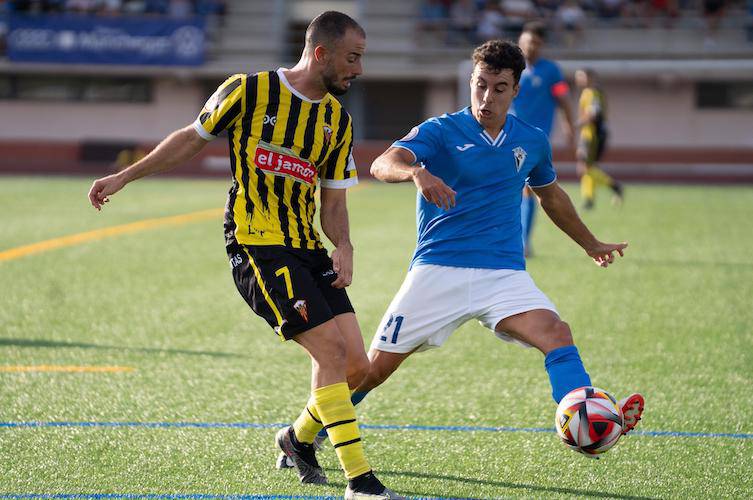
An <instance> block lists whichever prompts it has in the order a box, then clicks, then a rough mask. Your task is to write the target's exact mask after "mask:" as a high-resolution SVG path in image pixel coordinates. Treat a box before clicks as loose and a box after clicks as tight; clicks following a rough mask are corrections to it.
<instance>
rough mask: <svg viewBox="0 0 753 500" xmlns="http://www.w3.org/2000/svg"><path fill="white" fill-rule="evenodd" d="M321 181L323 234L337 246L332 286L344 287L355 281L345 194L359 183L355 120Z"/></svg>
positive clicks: (350, 124)
mask: <svg viewBox="0 0 753 500" xmlns="http://www.w3.org/2000/svg"><path fill="white" fill-rule="evenodd" d="M343 112H344V111H343ZM320 182H321V187H322V194H321V198H322V206H321V211H320V212H319V220H320V221H321V223H322V230H323V231H324V234H326V235H327V238H329V241H331V242H332V244H333V245H335V249H334V250H333V251H332V270H333V271H335V272H336V273H337V278H336V279H335V281H333V282H332V286H333V287H335V288H345V287H346V286H348V285H350V283H351V282H352V281H353V244H352V243H351V242H350V222H349V221H348V206H347V199H346V192H347V190H348V189H347V188H349V187H352V186H355V185H356V184H357V183H358V173H357V170H356V164H355V161H354V160H353V120H352V118H351V117H350V116H348V123H347V125H346V128H345V133H344V134H343V138H342V141H341V142H340V143H339V144H338V145H337V146H336V147H335V149H334V150H333V151H332V153H330V155H329V157H328V158H327V161H326V163H325V165H324V170H323V172H322V176H321V179H320Z"/></svg>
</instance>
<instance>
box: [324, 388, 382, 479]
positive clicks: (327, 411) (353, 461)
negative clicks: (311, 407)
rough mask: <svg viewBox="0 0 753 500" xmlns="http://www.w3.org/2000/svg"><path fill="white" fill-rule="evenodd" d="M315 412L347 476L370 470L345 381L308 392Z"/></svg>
mask: <svg viewBox="0 0 753 500" xmlns="http://www.w3.org/2000/svg"><path fill="white" fill-rule="evenodd" d="M312 399H313V401H314V402H315V406H316V410H317V414H318V415H319V416H321V419H320V420H321V421H322V423H323V424H324V428H325V429H327V433H328V434H329V439H330V441H331V442H332V446H334V448H335V453H337V458H339V459H340V465H341V466H342V468H343V470H344V471H345V476H346V477H347V478H348V479H353V478H354V477H356V476H360V475H361V474H365V473H367V472H369V471H370V470H371V466H370V465H369V463H368V462H367V461H366V456H365V455H364V453H363V443H361V434H360V431H359V430H358V423H357V422H356V409H355V408H354V407H353V403H351V402H350V390H349V389H348V384H347V383H345V382H341V383H339V384H333V385H328V386H326V387H320V388H318V389H315V390H314V394H313V396H312Z"/></svg>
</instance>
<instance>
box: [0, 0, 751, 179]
mask: <svg viewBox="0 0 753 500" xmlns="http://www.w3.org/2000/svg"><path fill="white" fill-rule="evenodd" d="M714 1H721V2H722V4H721V6H719V5H716V4H714V5H711V3H713V2H714ZM11 7H14V8H15V7H19V8H20V9H21V10H26V11H31V12H34V13H35V15H36V16H49V15H60V12H61V10H62V9H63V8H72V9H73V8H76V9H85V10H87V12H88V13H90V14H91V12H89V10H91V9H94V14H95V15H96V16H99V18H103V19H110V20H111V19H113V18H123V19H126V18H132V17H133V16H146V17H147V18H151V19H154V18H159V19H166V20H171V19H172V20H174V19H175V17H176V16H177V17H179V18H180V17H183V16H187V15H190V16H194V15H196V16H199V18H207V17H208V19H207V20H206V24H205V26H206V30H207V31H208V36H207V37H206V46H205V49H206V50H205V57H204V59H203V62H201V63H198V64H197V65H180V64H178V65H164V64H151V65H149V64H130V65H127V64H122V63H120V64H93V62H89V63H86V64H80V63H77V64H65V63H60V62H16V61H13V60H11V59H9V58H2V57H0V112H1V113H3V114H5V113H13V114H14V115H15V116H18V117H19V118H18V121H17V122H15V123H14V124H13V127H11V126H10V124H8V123H1V124H0V170H8V169H15V170H24V169H33V168H38V169H40V170H44V168H46V167H45V165H49V163H50V162H51V160H50V159H49V158H56V157H57V158H69V159H70V161H68V162H67V163H66V165H67V166H68V168H73V169H76V170H77V171H79V172H80V171H96V170H97V169H100V170H101V169H102V168H104V167H103V166H107V165H110V164H114V163H113V162H115V160H116V158H117V157H118V156H120V158H121V160H122V159H123V158H127V156H128V154H136V153H137V152H138V151H143V150H144V149H148V148H149V147H150V146H151V145H152V144H153V143H154V142H155V141H157V140H159V139H161V138H162V137H164V135H165V134H166V133H169V132H170V131H171V130H172V129H173V128H174V127H176V126H178V125H180V124H181V123H184V122H185V123H188V122H190V121H191V120H192V119H193V117H194V115H195V113H196V111H197V110H198V109H199V108H200V107H201V104H202V103H203V101H204V100H205V99H206V97H207V95H208V93H209V92H211V89H213V88H215V87H216V85H217V83H218V82H219V81H221V80H222V79H224V78H225V77H226V76H227V75H229V74H232V73H236V72H238V71H248V72H254V71H258V70H261V69H268V68H275V67H279V66H286V65H288V64H291V63H292V62H293V61H294V60H295V59H296V58H297V54H298V51H299V50H300V47H301V46H302V41H303V30H304V29H305V26H306V23H307V22H308V20H309V19H311V17H313V16H314V15H316V14H317V13H318V12H321V11H322V10H325V9H337V10H342V11H345V12H348V13H349V14H351V15H354V16H355V17H357V18H358V19H359V20H360V21H361V22H362V24H363V25H364V26H365V28H366V30H367V32H368V48H367V57H366V60H365V74H364V75H363V76H362V77H361V78H359V80H358V82H356V84H355V85H354V87H353V89H352V90H351V92H349V93H348V94H347V95H346V96H344V97H343V100H344V101H345V104H346V106H347V108H348V109H349V111H350V112H351V114H352V115H353V116H354V119H355V124H356V138H357V144H358V145H359V146H358V150H357V153H359V155H360V156H361V163H362V166H367V165H368V162H369V159H370V155H372V154H373V153H374V152H378V151H379V149H380V148H382V147H383V146H384V144H385V141H388V140H390V139H393V138H395V137H399V136H401V135H402V134H404V133H405V132H406V131H407V130H408V129H409V128H410V127H411V126H412V125H413V124H415V123H417V122H420V121H421V120H423V119H424V118H425V117H427V116H431V115H436V114H441V113H443V112H446V111H449V110H452V109H456V108H457V107H458V106H460V105H461V103H464V102H465V100H466V96H465V93H466V92H467V84H466V83H465V82H466V81H467V80H466V79H467V77H466V75H465V73H464V72H465V71H467V68H465V69H464V67H463V65H462V62H463V61H466V60H467V59H468V55H469V53H470V49H471V48H472V47H473V45H474V44H475V43H478V42H479V41H481V40H482V39H483V37H480V36H479V35H480V33H479V32H480V30H481V29H482V28H483V29H489V30H490V32H492V30H491V28H490V27H492V28H495V29H497V30H498V32H497V34H496V35H495V36H497V35H499V36H503V37H508V38H514V37H515V36H516V35H517V32H518V31H519V29H520V26H521V24H522V22H524V21H526V20H528V19H531V18H533V17H536V18H540V19H544V20H545V21H547V22H548V23H549V25H550V27H551V28H552V37H551V40H550V43H549V45H548V49H547V56H548V57H549V58H552V59H556V60H558V61H559V62H560V64H561V66H562V67H563V69H564V71H565V73H566V74H567V75H572V73H573V72H574V71H575V69H577V68H579V67H584V66H588V67H592V68H594V69H595V70H596V71H597V72H598V73H599V74H600V75H601V77H602V79H603V82H604V85H605V87H606V89H607V91H608V93H609V96H610V106H611V113H610V124H611V127H612V132H613V133H612V136H611V137H612V143H611V147H610V149H609V151H608V154H607V157H606V162H607V167H610V162H611V163H614V164H615V165H616V167H615V168H621V167H622V166H625V165H629V164H632V165H638V164H640V165H641V168H640V169H636V170H635V171H636V172H638V174H640V175H642V176H644V177H650V176H651V175H652V173H653V174H655V175H657V176H660V177H663V178H665V177H667V176H669V177H671V176H673V175H677V174H678V173H680V174H683V175H685V174H687V175H688V176H691V177H692V176H695V177H697V178H700V177H703V176H704V175H705V176H706V177H713V173H714V172H717V173H718V172H721V171H720V170H716V171H713V170H712V171H711V172H712V173H711V174H708V168H710V166H711V165H714V164H717V163H720V162H721V163H725V164H730V165H733V167H729V169H728V170H729V172H727V171H725V172H727V174H725V176H721V177H720V178H723V179H726V180H736V179H739V178H742V177H741V175H742V174H740V175H738V174H739V173H740V172H743V170H742V169H741V168H742V167H741V166H743V165H750V166H751V168H753V142H752V141H753V138H751V136H750V134H749V133H748V130H749V128H750V126H749V124H750V122H751V119H752V118H753V114H752V113H753V80H752V79H751V77H750V75H751V74H753V40H752V39H753V35H752V33H753V28H751V26H752V25H753V24H752V22H751V19H753V1H750V0H748V3H747V4H746V3H743V2H742V1H740V0H737V1H731V2H726V1H724V0H567V1H565V0H502V1H500V2H496V1H495V2H482V1H477V0H454V1H452V0H380V1H368V0H330V1H317V0H306V1H302V0H225V1H220V0H214V1H212V0H202V1H198V2H188V1H185V0H174V1H172V2H171V1H168V0H152V1H148V0H139V1H129V0H117V1H112V2H110V1H105V0H103V1H97V0H92V1H82V2H76V1H71V2H62V1H57V2H55V1H46V2H45V1H26V2H9V1H7V0H0V34H2V33H3V31H5V33H6V36H11V37H12V36H13V35H12V34H11V32H12V30H13V26H12V22H11V21H10V18H11V15H10V14H9V11H10V10H11ZM487 11H488V12H494V15H491V16H490V17H491V19H492V21H494V19H496V21H494V22H489V23H487V27H486V28H484V27H483V26H482V25H483V16H484V15H485V12H487ZM495 23H496V24H495ZM495 26H496V27H495ZM0 46H2V42H0ZM81 102H86V103H87V105H86V106H84V107H82V106H81V105H80V103H81ZM115 112H116V113H117V116H118V120H107V121H104V122H103V121H102V119H101V117H102V116H111V115H112V114H113V113H115ZM51 114H52V117H51V116H50V115H51ZM68 120H74V121H75V122H76V123H77V126H76V127H73V128H72V127H67V126H66V125H65V124H66V123H67V121H68ZM216 142H217V143H218V144H217V145H214V144H213V145H212V148H213V149H212V148H210V149H212V151H210V153H209V158H210V159H209V160H206V159H199V160H198V161H197V162H196V164H195V165H193V167H190V168H189V170H187V171H193V172H195V173H200V172H202V171H207V172H208V171H218V172H222V174H223V175H224V164H220V163H221V162H220V160H217V159H211V158H214V157H215V156H216V157H217V158H220V157H222V156H223V152H222V151H223V149H224V147H225V146H224V145H222V144H220V142H221V141H216ZM553 142H554V145H555V155H556V157H557V158H558V159H560V160H565V161H566V162H567V161H569V160H571V159H572V157H571V153H569V152H568V151H566V149H565V148H563V142H562V138H561V137H560V136H557V135H555V136H554V138H553ZM40 143H41V144H43V145H49V150H50V151H58V154H57V155H55V154H52V155H50V156H49V157H48V156H47V155H35V161H37V163H38V165H36V166H29V161H28V159H27V160H24V154H23V151H24V147H25V146H24V144H26V145H27V149H26V151H29V149H28V148H31V149H32V150H34V149H36V150H37V151H38V150H39V147H38V146H39V144H40ZM66 147H67V148H71V150H72V152H69V153H66V154H62V155H61V154H60V148H66ZM123 152H125V153H127V154H125V153H124V154H120V153H123ZM27 158H28V155H27ZM82 158H86V159H88V160H89V162H88V163H87V162H84V163H85V164H84V163H81V164H78V165H74V163H75V162H76V161H79V160H81V159H82ZM205 160H206V161H205ZM82 161H83V160H82ZM218 162H220V163H218ZM32 163H33V162H32ZM687 163H694V164H695V165H696V166H695V167H694V168H689V167H686V164H687ZM563 165H565V166H564V167H563V168H564V170H565V171H567V169H568V168H569V167H568V165H569V164H568V163H565V164H563ZM651 165H663V167H662V168H659V169H654V170H651V167H650V166H651ZM191 168H193V170H191ZM746 168H747V167H746ZM647 169H648V170H647ZM704 172H706V173H704ZM746 172H748V171H747V170H746ZM638 174H637V175H638ZM736 175H738V177H735V176H736ZM745 175H747V176H749V177H750V178H751V179H753V173H752V172H748V173H745ZM623 177H625V178H630V176H629V175H628V176H623Z"/></svg>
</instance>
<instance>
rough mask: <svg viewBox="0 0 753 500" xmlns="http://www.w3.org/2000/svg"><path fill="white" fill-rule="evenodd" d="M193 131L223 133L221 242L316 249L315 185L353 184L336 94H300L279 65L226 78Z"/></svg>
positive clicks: (348, 125)
mask: <svg viewBox="0 0 753 500" xmlns="http://www.w3.org/2000/svg"><path fill="white" fill-rule="evenodd" d="M194 128H195V129H196V131H197V132H198V133H199V134H200V135H201V136H202V137H203V138H204V139H207V140H211V139H214V138H215V137H216V136H217V135H218V134H220V133H221V132H222V131H223V130H227V133H228V140H229V143H230V167H231V169H232V174H233V184H232V186H231V187H230V192H229V194H228V202H227V206H226V209H225V239H226V243H227V244H228V245H229V244H232V243H234V242H238V243H241V244H244V245H285V246H288V247H292V248H308V249H315V248H323V245H322V243H321V241H320V238H319V234H318V232H317V231H316V229H315V228H314V213H315V212H316V207H315V203H314V197H315V194H316V186H317V183H319V184H321V186H322V187H324V188H334V189H345V188H347V187H350V186H353V185H355V184H356V183H357V182H358V178H357V175H356V168H355V164H354V162H353V156H352V149H353V120H352V119H351V117H350V115H349V114H348V113H347V112H346V111H345V109H344V108H343V107H342V105H341V104H340V103H339V102H338V101H337V99H335V98H334V97H333V96H332V95H330V94H327V95H325V96H324V98H322V99H321V100H319V101H312V100H310V99H307V98H306V97H305V96H303V95H301V94H300V93H299V92H297V91H296V90H295V89H294V88H293V87H292V86H291V85H290V84H289V83H288V81H287V79H286V78H285V75H284V74H283V71H282V69H278V70H277V71H265V72H260V73H257V74H255V75H242V74H238V75H233V76H231V77H230V78H228V79H227V80H226V81H225V82H224V83H223V84H222V85H220V86H219V87H218V89H217V91H216V92H215V93H214V94H213V95H212V97H210V98H209V100H208V101H207V103H206V104H205V105H204V108H203V109H202V110H201V114H200V115H199V117H198V118H197V119H196V121H195V122H194Z"/></svg>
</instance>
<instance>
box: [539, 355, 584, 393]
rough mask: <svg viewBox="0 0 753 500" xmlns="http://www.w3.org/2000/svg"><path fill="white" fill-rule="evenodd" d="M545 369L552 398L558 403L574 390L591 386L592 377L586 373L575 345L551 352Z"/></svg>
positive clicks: (547, 356) (545, 362)
mask: <svg viewBox="0 0 753 500" xmlns="http://www.w3.org/2000/svg"><path fill="white" fill-rule="evenodd" d="M544 367H545V368H546V371H547V373H548V374H549V382H550V383H551V384H552V397H553V398H554V401H555V402H556V403H559V402H560V400H561V399H562V398H563V397H565V394H567V393H568V392H570V391H572V390H573V389H577V388H578V387H584V386H587V385H591V377H589V376H588V373H586V369H585V368H584V367H583V361H581V359H580V354H578V348H577V347H575V346H574V345H568V346H565V347H558V348H557V349H555V350H553V351H550V352H549V354H547V355H546V358H544Z"/></svg>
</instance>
